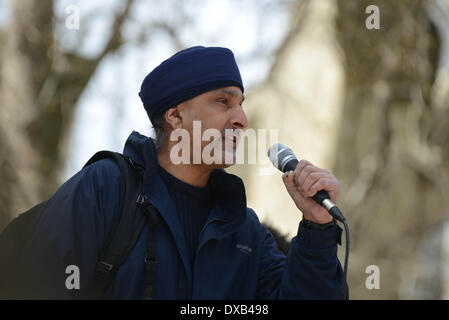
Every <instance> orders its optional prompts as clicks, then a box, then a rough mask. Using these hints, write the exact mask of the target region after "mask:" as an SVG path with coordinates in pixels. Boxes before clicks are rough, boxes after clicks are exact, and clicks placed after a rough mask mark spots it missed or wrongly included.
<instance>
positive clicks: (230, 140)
mask: <svg viewBox="0 0 449 320" xmlns="http://www.w3.org/2000/svg"><path fill="white" fill-rule="evenodd" d="M223 142H224V143H225V147H226V146H227V145H232V148H233V149H235V148H236V147H237V137H236V136H235V135H226V136H223Z"/></svg>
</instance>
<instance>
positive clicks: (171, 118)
mask: <svg viewBox="0 0 449 320" xmlns="http://www.w3.org/2000/svg"><path fill="white" fill-rule="evenodd" d="M180 107H181V105H180V104H178V105H177V106H174V107H172V108H170V109H168V110H167V111H166V112H165V115H164V117H165V121H167V123H168V125H169V126H170V127H171V129H173V130H174V129H178V128H182V117H181V114H180V111H181V110H180V109H181V108H180Z"/></svg>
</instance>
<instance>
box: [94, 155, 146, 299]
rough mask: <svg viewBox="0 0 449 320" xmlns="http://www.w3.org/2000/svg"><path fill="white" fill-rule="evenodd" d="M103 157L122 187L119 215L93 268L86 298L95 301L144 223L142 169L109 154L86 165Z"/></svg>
mask: <svg viewBox="0 0 449 320" xmlns="http://www.w3.org/2000/svg"><path fill="white" fill-rule="evenodd" d="M106 158H110V159H113V160H115V161H116V163H117V164H118V166H119V168H120V172H121V176H122V184H121V186H122V188H121V197H120V206H119V212H118V215H117V218H116V219H115V222H114V224H113V225H112V228H111V230H110V231H109V234H108V236H107V238H106V241H105V243H104V244H103V247H102V249H101V252H100V257H99V259H98V262H97V265H96V269H95V280H94V283H93V286H92V288H90V290H89V294H88V295H89V298H94V299H99V298H103V297H104V295H105V293H106V291H107V289H108V287H109V284H110V283H111V280H112V279H113V277H114V275H115V273H116V272H117V270H118V268H119V267H120V266H121V265H122V264H123V263H124V262H125V260H126V259H127V257H128V256H129V254H130V252H131V251H132V249H133V248H134V246H135V244H136V242H137V240H138V238H139V235H140V233H141V232H142V230H143V228H144V227H145V224H146V223H147V215H146V210H143V206H141V203H140V202H139V201H140V197H139V196H140V193H141V189H142V175H141V172H142V170H141V169H142V168H141V167H140V166H138V165H137V164H136V163H135V162H133V161H132V160H131V159H130V158H127V157H125V156H123V155H122V154H120V153H116V152H110V151H100V152H97V153H96V154H95V155H94V156H93V157H92V158H91V159H90V160H89V161H88V162H87V163H86V165H85V166H87V165H89V164H91V163H93V162H95V161H98V160H101V159H106ZM153 233H154V232H153Z"/></svg>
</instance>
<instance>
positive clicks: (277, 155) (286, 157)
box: [268, 143, 298, 172]
mask: <svg viewBox="0 0 449 320" xmlns="http://www.w3.org/2000/svg"><path fill="white" fill-rule="evenodd" d="M268 158H269V159H270V161H271V163H272V164H273V165H274V166H275V167H276V168H278V169H279V170H280V171H282V172H285V171H284V169H285V167H286V165H287V163H288V162H290V161H291V160H296V161H298V160H297V159H296V156H295V154H294V153H293V151H292V150H291V149H290V148H289V147H287V146H286V145H284V144H282V143H275V144H273V145H272V146H271V147H270V148H269V149H268Z"/></svg>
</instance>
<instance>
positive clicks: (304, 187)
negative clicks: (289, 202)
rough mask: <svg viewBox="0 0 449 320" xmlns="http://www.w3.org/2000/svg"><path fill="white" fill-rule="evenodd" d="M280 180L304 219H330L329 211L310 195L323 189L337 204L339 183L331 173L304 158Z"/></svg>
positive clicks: (318, 220) (322, 220)
mask: <svg viewBox="0 0 449 320" xmlns="http://www.w3.org/2000/svg"><path fill="white" fill-rule="evenodd" d="M282 180H283V181H284V184H285V187H286V188H287V191H288V193H289V194H290V196H291V197H292V199H293V201H294V202H295V204H296V207H298V209H299V210H301V212H302V214H303V217H304V218H305V219H307V220H309V221H312V222H315V223H319V224H324V223H328V222H331V221H332V216H331V215H330V214H329V212H327V210H326V209H325V208H323V207H322V206H321V205H319V204H318V203H317V202H316V201H315V200H313V199H312V196H314V195H315V194H316V193H317V192H318V191H320V190H325V191H327V193H328V194H329V197H330V200H331V201H332V202H333V203H334V204H337V198H338V195H339V193H340V183H339V182H338V180H337V179H336V178H335V177H334V176H333V175H332V173H330V172H329V171H327V170H325V169H321V168H318V167H315V166H314V165H313V164H311V163H310V162H308V161H306V160H301V161H300V162H299V163H298V165H297V166H296V169H295V171H290V172H286V173H284V174H283V175H282Z"/></svg>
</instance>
